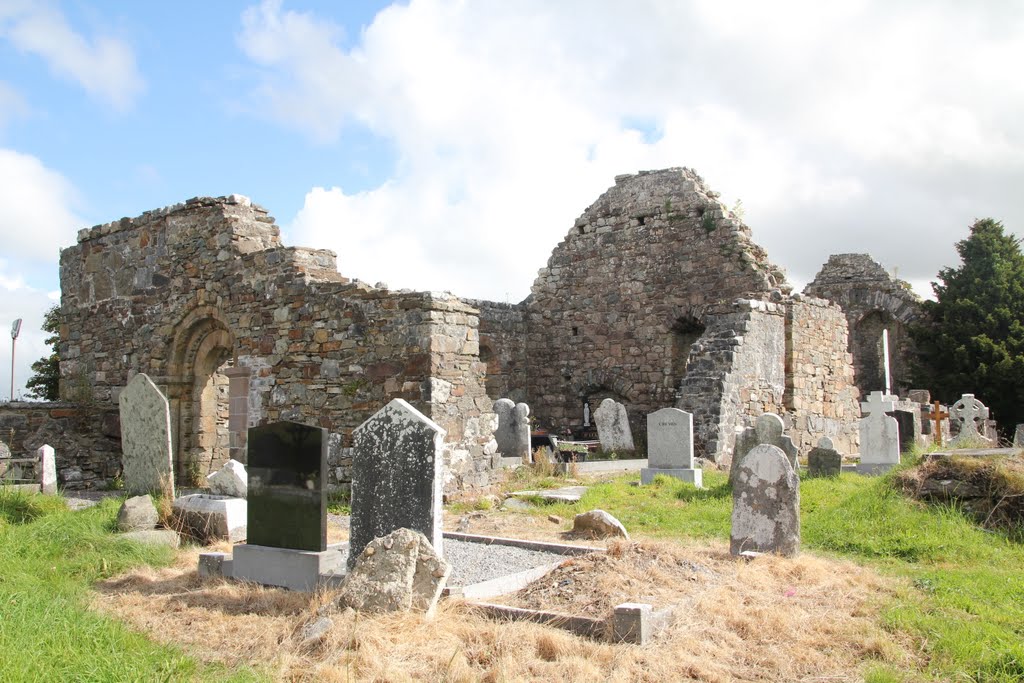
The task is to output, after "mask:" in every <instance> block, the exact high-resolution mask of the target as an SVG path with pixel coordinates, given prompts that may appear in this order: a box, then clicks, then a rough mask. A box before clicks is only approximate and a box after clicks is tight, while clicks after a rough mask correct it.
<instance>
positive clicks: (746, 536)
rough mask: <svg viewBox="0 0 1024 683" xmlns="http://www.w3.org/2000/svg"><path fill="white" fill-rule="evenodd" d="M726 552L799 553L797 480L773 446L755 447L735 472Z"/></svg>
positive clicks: (734, 553) (785, 460) (779, 450)
mask: <svg viewBox="0 0 1024 683" xmlns="http://www.w3.org/2000/svg"><path fill="white" fill-rule="evenodd" d="M729 551H730V552H731V553H732V554H733V555H739V554H740V553H743V552H748V551H750V552H758V553H777V554H779V555H785V556H788V557H792V556H794V555H798V554H799V553H800V480H799V478H798V477H797V475H796V472H795V471H794V470H793V467H792V465H790V464H789V458H788V457H786V454H785V453H783V452H782V449H780V448H778V447H776V446H772V445H771V444H760V445H758V446H755V447H754V448H752V449H751V450H750V452H749V453H747V455H746V456H745V457H744V458H743V460H742V461H741V462H740V464H739V467H738V468H737V469H736V479H735V481H734V482H733V485H732V533H731V535H730V538H729Z"/></svg>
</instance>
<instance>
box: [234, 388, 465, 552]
mask: <svg viewBox="0 0 1024 683" xmlns="http://www.w3.org/2000/svg"><path fill="white" fill-rule="evenodd" d="M444 435H445V430H444V429H442V428H441V427H440V426H438V425H437V424H436V423H435V422H434V421H433V420H431V419H430V418H428V417H427V416H426V415H424V414H423V413H421V412H420V411H418V410H416V409H415V408H413V407H412V406H411V405H409V404H408V403H407V402H405V401H403V400H402V399H400V398H396V399H394V400H392V401H391V402H390V403H388V404H387V405H386V406H384V407H383V408H381V409H380V410H379V411H377V412H376V413H375V414H374V415H373V416H372V417H371V418H370V419H368V420H367V421H366V422H364V423H363V424H361V425H359V427H357V428H356V430H355V431H354V432H353V433H352V439H353V451H352V520H351V522H350V533H349V556H348V566H349V568H351V567H352V566H354V564H355V561H356V558H357V557H358V556H359V554H360V553H361V552H362V550H363V548H365V547H366V545H367V544H368V543H369V542H370V541H372V540H373V539H375V538H379V537H381V536H386V535H388V534H390V533H391V532H392V531H395V530H396V529H412V530H413V531H418V532H420V533H421V534H423V535H424V536H426V538H427V540H428V541H429V542H430V545H431V547H433V548H434V550H435V551H437V553H438V554H441V553H442V548H441V502H442V500H441V486H442V466H443V463H442V445H443V443H444ZM250 457H251V456H250Z"/></svg>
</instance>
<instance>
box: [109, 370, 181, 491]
mask: <svg viewBox="0 0 1024 683" xmlns="http://www.w3.org/2000/svg"><path fill="white" fill-rule="evenodd" d="M117 402H118V406H119V407H120V413H121V452H122V453H123V463H122V467H123V469H124V471H123V476H124V488H125V491H126V492H127V493H128V495H130V496H135V495H141V494H143V493H150V492H159V491H163V490H164V487H165V485H166V486H168V487H170V493H171V494H172V495H173V493H174V474H173V464H172V463H173V461H172V458H173V456H172V451H171V411H170V407H169V406H168V404H167V398H166V397H165V396H164V395H163V394H162V393H160V390H159V389H158V388H157V386H156V385H155V384H153V381H152V380H151V379H149V376H148V375H146V374H144V373H141V372H140V373H139V374H137V375H135V377H133V378H132V379H131V381H130V382H128V386H126V387H125V388H124V389H122V390H121V395H120V396H119V397H118V399H117Z"/></svg>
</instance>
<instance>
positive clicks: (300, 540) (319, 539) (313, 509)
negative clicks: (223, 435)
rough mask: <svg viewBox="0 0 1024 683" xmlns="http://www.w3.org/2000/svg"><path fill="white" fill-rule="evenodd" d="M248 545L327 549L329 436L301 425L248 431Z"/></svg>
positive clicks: (256, 428) (318, 428) (276, 426)
mask: <svg viewBox="0 0 1024 683" xmlns="http://www.w3.org/2000/svg"><path fill="white" fill-rule="evenodd" d="M248 442H249V468H248V471H249V491H248V495H247V496H246V498H247V500H248V513H247V518H246V519H247V523H246V526H247V533H248V544H249V545H258V546H268V547H271V548H290V549H293V550H309V551H313V552H318V551H322V550H325V549H326V548H327V493H326V490H325V488H324V483H325V481H326V476H327V430H326V429H321V428H320V427H307V426H306V425H303V424H299V423H297V422H275V423H273V424H268V425H263V426H261V427H252V428H251V429H249V436H248Z"/></svg>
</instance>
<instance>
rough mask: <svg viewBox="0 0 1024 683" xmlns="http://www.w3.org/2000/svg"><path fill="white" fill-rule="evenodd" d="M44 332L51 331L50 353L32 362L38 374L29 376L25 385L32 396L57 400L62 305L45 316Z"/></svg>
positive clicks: (50, 310) (33, 369) (51, 308)
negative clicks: (58, 350)
mask: <svg viewBox="0 0 1024 683" xmlns="http://www.w3.org/2000/svg"><path fill="white" fill-rule="evenodd" d="M43 332H49V333H50V335H49V336H48V337H47V338H46V343H47V344H49V345H50V355H49V356H45V357H43V358H40V359H39V360H37V361H36V362H35V363H33V364H32V371H33V372H35V373H36V374H34V375H32V377H30V378H29V380H28V382H26V383H25V386H26V387H27V388H28V390H29V391H28V395H29V397H31V398H38V399H40V400H42V401H56V400H58V399H59V398H60V359H59V358H58V356H57V342H59V341H60V306H57V305H53V306H51V307H50V309H49V310H48V311H46V315H45V316H44V317H43Z"/></svg>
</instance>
